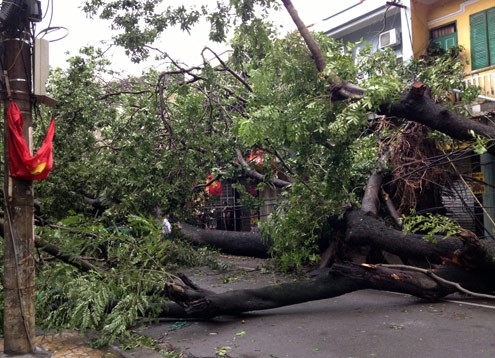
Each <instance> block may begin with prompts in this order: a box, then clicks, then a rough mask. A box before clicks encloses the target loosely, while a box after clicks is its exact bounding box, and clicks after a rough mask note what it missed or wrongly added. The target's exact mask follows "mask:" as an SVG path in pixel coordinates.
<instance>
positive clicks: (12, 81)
mask: <svg viewBox="0 0 495 358" xmlns="http://www.w3.org/2000/svg"><path fill="white" fill-rule="evenodd" d="M16 28H17V29H20V30H15V29H9V30H6V31H5V32H4V37H3V38H2V39H1V44H2V45H3V48H4V58H3V65H4V68H3V70H4V75H5V77H4V78H5V82H6V84H5V88H6V89H9V88H10V98H11V99H12V100H14V101H15V102H16V103H17V105H18V106H19V108H20V110H21V112H22V116H23V118H24V137H25V138H26V142H27V143H28V146H29V148H30V149H31V150H32V144H31V128H32V116H31V92H32V91H31V73H32V67H31V65H32V63H31V35H30V33H29V20H28V18H27V16H26V18H25V19H23V18H21V20H20V24H19V26H16ZM6 92H7V93H5V92H4V96H3V100H4V108H5V126H4V128H5V129H7V128H8V125H7V113H6V109H7V107H8V104H9V101H10V98H8V97H9V93H8V92H9V91H8V90H7V91H6ZM5 132H6V131H5ZM7 150H8V148H7V141H6V138H5V139H4V155H5V177H4V197H5V213H4V251H5V252H4V283H3V286H4V321H3V326H4V352H5V353H6V354H9V355H21V354H26V353H34V344H33V339H34V337H35V304H34V302H35V300H34V294H35V267H34V263H35V262H34V257H33V254H34V205H33V202H34V195H33V186H32V181H26V180H17V179H14V178H12V177H10V173H9V165H8V153H7Z"/></svg>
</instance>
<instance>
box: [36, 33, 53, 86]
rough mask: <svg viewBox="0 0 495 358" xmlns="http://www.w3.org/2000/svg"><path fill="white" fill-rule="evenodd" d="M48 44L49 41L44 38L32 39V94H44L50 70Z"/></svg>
mask: <svg viewBox="0 0 495 358" xmlns="http://www.w3.org/2000/svg"><path fill="white" fill-rule="evenodd" d="M49 45H50V43H49V42H48V41H47V40H44V39H41V38H40V39H35V40H34V68H33V78H34V84H33V87H34V94H35V95H39V96H45V95H46V81H47V80H48V74H49V72H50V63H49Z"/></svg>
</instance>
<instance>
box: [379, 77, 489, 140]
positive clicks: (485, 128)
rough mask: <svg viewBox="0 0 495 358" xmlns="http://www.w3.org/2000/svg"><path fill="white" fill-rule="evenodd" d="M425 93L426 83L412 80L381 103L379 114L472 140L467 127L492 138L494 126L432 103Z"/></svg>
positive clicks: (456, 137)
mask: <svg viewBox="0 0 495 358" xmlns="http://www.w3.org/2000/svg"><path fill="white" fill-rule="evenodd" d="M425 93H426V85H425V84H423V83H420V82H416V83H415V84H413V86H412V87H411V89H410V90H409V91H408V92H407V93H405V94H404V95H403V96H402V97H401V98H400V99H399V100H398V101H396V102H393V103H384V104H383V105H382V106H381V108H380V110H381V114H385V115H386V116H390V117H399V118H405V119H407V120H410V121H413V122H417V123H421V124H424V125H426V126H428V127H430V128H432V129H435V130H438V131H440V132H442V133H445V134H447V135H448V136H450V137H452V138H454V139H459V140H472V139H474V138H473V136H472V134H470V131H473V132H474V133H476V134H478V135H480V136H482V137H487V138H495V126H493V125H486V124H482V123H479V122H476V121H473V120H470V119H468V118H466V117H463V116H461V115H459V114H457V113H455V112H452V111H450V110H448V109H447V108H446V107H444V106H442V105H439V104H437V103H435V102H434V101H433V100H432V99H431V98H429V97H428V96H426V95H425Z"/></svg>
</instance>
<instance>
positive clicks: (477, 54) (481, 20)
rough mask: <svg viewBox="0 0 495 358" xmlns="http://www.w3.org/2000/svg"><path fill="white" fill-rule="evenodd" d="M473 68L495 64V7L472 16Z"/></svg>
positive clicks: (470, 20) (470, 21)
mask: <svg viewBox="0 0 495 358" xmlns="http://www.w3.org/2000/svg"><path fill="white" fill-rule="evenodd" d="M469 23H470V25H471V63H472V66H473V70H477V69H479V68H484V67H488V66H491V65H495V7H494V8H491V9H488V10H485V11H482V12H478V13H476V14H473V15H471V16H470V19H469Z"/></svg>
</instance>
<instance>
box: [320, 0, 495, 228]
mask: <svg viewBox="0 0 495 358" xmlns="http://www.w3.org/2000/svg"><path fill="white" fill-rule="evenodd" d="M317 30H319V31H323V32H324V33H325V34H327V35H328V36H330V37H332V38H335V39H337V40H342V41H343V42H344V43H345V42H354V43H356V42H362V43H363V46H364V44H365V43H366V44H371V46H372V49H373V50H374V51H379V50H381V49H383V48H385V47H390V48H392V49H393V50H394V51H395V53H396V54H397V57H398V58H399V59H401V60H402V61H404V62H407V61H408V60H410V59H412V58H420V57H421V56H424V55H426V54H427V52H428V49H429V48H430V46H432V45H435V46H438V47H440V48H442V49H445V50H447V49H448V48H450V47H452V46H461V47H462V48H463V49H464V50H463V52H462V54H463V56H465V57H466V60H467V65H466V66H465V70H464V72H465V79H464V83H465V85H467V86H477V87H479V88H480V89H481V95H480V96H479V97H478V100H477V101H476V102H475V103H473V104H472V105H471V106H470V112H471V113H472V115H473V117H475V118H474V119H476V120H482V121H483V120H485V121H490V120H491V121H492V122H493V123H495V115H494V114H495V1H494V0H467V1H466V0H464V1H463V0H402V1H398V0H395V1H386V0H383V1H382V0H380V1H379V0H373V1H372V0H365V1H359V0H356V1H354V2H353V3H351V4H350V5H349V6H348V7H347V8H345V9H343V10H342V11H339V12H337V13H335V14H333V15H331V16H328V17H327V18H326V19H324V20H323V21H322V22H321V23H320V24H319V28H318V29H317ZM357 51H359V46H358V47H357ZM358 55H359V54H358V53H356V54H355V56H356V57H358ZM453 90H454V91H455V92H456V93H460V92H462V89H453ZM456 170H457V171H458V173H459V175H461V176H462V178H461V179H459V180H458V181H457V182H455V183H454V191H455V192H456V193H457V194H456V196H455V197H452V196H446V195H445V196H444V205H445V207H446V208H448V210H449V213H450V215H451V216H452V217H453V218H455V219H456V220H457V221H458V222H459V223H460V224H461V225H462V226H463V227H465V228H466V229H469V230H472V231H476V233H477V234H479V235H489V236H492V237H494V236H495V221H494V218H495V191H494V188H495V157H494V156H492V155H490V154H488V153H487V154H483V155H481V156H471V157H469V159H466V160H464V161H459V162H457V163H456ZM464 178H468V181H469V184H466V181H465V180H464ZM469 178H470V179H471V180H469ZM480 184H481V185H480Z"/></svg>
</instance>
